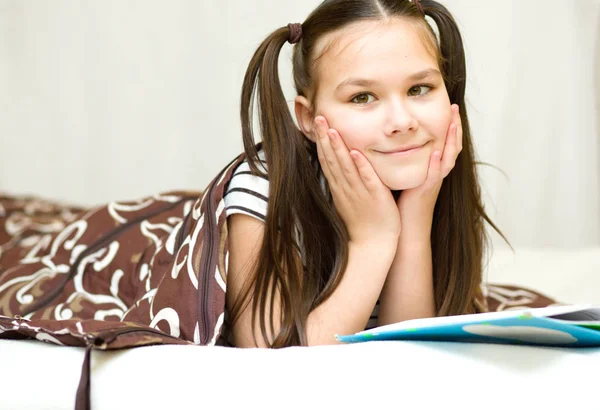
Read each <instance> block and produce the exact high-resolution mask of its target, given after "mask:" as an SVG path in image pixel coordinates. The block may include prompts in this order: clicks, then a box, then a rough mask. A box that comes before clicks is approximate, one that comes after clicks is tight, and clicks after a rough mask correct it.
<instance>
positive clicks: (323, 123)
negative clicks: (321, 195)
mask: <svg viewBox="0 0 600 410" xmlns="http://www.w3.org/2000/svg"><path fill="white" fill-rule="evenodd" d="M330 130H331V129H330V128H329V125H328V124H327V120H325V117H323V116H321V117H320V118H319V134H320V135H322V138H321V147H322V149H323V158H324V159H325V163H326V164H327V167H328V168H329V173H330V174H331V176H332V178H333V180H334V181H335V182H336V183H338V184H339V183H342V182H343V181H344V177H343V175H342V171H341V167H340V163H339V161H338V158H337V155H336V153H335V150H334V149H333V147H332V144H331V143H332V141H331V139H332V138H331V137H332V134H331V133H330Z"/></svg>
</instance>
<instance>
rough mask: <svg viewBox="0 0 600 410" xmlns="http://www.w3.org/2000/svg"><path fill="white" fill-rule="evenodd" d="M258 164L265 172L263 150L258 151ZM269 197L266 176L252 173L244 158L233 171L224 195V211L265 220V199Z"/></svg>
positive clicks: (227, 213)
mask: <svg viewBox="0 0 600 410" xmlns="http://www.w3.org/2000/svg"><path fill="white" fill-rule="evenodd" d="M258 157H259V159H260V161H261V162H260V165H261V166H262V168H263V169H264V171H265V172H267V162H266V159H265V153H264V151H262V150H260V151H259V152H258ZM268 198H269V180H268V178H265V177H262V176H258V175H253V174H252V172H251V171H250V166H249V165H248V161H247V160H244V161H243V162H242V163H241V164H240V165H239V166H238V167H237V168H236V169H235V170H234V172H233V176H232V177H231V180H230V181H229V184H228V185H227V189H226V192H225V196H224V198H223V199H224V201H225V212H226V215H227V216H228V217H229V216H230V215H233V214H244V215H247V216H252V217H254V218H257V219H259V220H261V221H263V222H264V221H265V219H266V214H267V201H268Z"/></svg>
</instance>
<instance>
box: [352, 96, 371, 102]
mask: <svg viewBox="0 0 600 410" xmlns="http://www.w3.org/2000/svg"><path fill="white" fill-rule="evenodd" d="M369 97H371V94H364V93H363V94H358V95H357V96H356V97H354V98H353V99H352V102H355V103H357V104H366V103H368V102H369Z"/></svg>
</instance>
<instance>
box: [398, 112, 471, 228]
mask: <svg viewBox="0 0 600 410" xmlns="http://www.w3.org/2000/svg"><path fill="white" fill-rule="evenodd" d="M458 110H459V108H458V105H456V104H453V105H452V122H451V123H450V126H449V127H448V133H447V134H446V140H445V142H444V148H443V153H440V152H439V151H434V152H433V154H432V155H431V159H430V161H429V170H428V172H427V179H426V180H425V182H424V183H423V184H421V185H419V186H418V187H415V188H411V189H405V190H404V191H402V193H401V194H400V197H399V198H398V202H397V205H398V209H399V210H400V218H401V220H402V226H403V227H404V228H406V229H405V230H404V231H406V232H404V231H403V236H404V234H405V233H406V234H407V235H412V236H414V235H417V234H421V239H424V238H425V236H423V235H425V234H426V237H427V240H429V235H430V233H431V224H432V222H433V210H434V208H435V203H436V201H437V197H438V195H439V193H440V189H441V188H442V182H443V180H444V178H446V177H447V176H448V174H449V173H450V171H452V169H454V165H455V164H456V158H457V157H458V154H460V152H461V151H462V123H461V120H460V115H459V113H458ZM409 223H410V224H411V226H410V227H409V226H408V224H409Z"/></svg>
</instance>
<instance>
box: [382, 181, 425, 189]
mask: <svg viewBox="0 0 600 410" xmlns="http://www.w3.org/2000/svg"><path fill="white" fill-rule="evenodd" d="M424 182H425V180H424V179H423V180H420V181H410V182H409V181H406V182H405V181H401V182H400V181H393V182H392V183H389V184H388V183H386V182H384V184H385V185H386V186H387V187H388V188H389V189H391V190H392V191H404V190H405V189H412V188H416V187H418V186H420V185H422V184H423V183H424Z"/></svg>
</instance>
